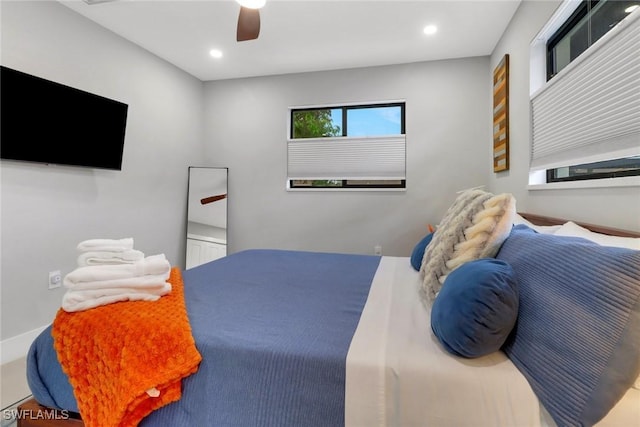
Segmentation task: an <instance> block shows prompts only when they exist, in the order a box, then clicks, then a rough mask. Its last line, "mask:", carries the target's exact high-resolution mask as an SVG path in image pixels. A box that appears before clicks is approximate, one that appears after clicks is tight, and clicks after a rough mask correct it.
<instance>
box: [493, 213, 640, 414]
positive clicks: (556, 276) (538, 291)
mask: <svg viewBox="0 0 640 427" xmlns="http://www.w3.org/2000/svg"><path fill="white" fill-rule="evenodd" d="M497 258H498V259H500V260H503V261H506V262H508V263H509V264H510V265H511V266H512V267H513V269H514V271H515V272H516V274H517V275H518V288H519V293H520V309H519V311H518V322H517V324H516V326H515V328H514V330H513V332H512V333H511V335H510V336H509V338H508V340H507V342H505V344H504V346H503V347H502V350H503V351H504V352H505V354H506V355H507V356H508V357H509V359H511V360H512V361H513V363H514V364H515V365H516V366H517V367H518V369H520V371H521V372H522V374H523V375H524V376H525V377H526V378H527V379H528V380H529V383H530V384H531V388H532V389H533V391H534V392H535V393H536V395H537V396H538V399H540V402H541V403H542V405H543V406H544V407H545V409H547V411H549V413H550V414H551V416H552V417H553V419H554V421H555V422H556V424H557V425H559V426H561V425H566V426H569V425H571V426H591V425H594V424H596V423H597V422H598V421H599V420H601V419H602V418H603V417H604V416H605V415H606V414H607V413H608V412H609V411H610V410H611V408H613V406H614V405H615V404H616V403H617V402H618V400H620V399H621V398H622V396H624V394H625V393H626V392H627V390H628V389H629V387H631V385H632V384H633V382H634V380H635V379H636V378H637V376H638V374H639V373H640V333H638V331H640V251H635V250H632V249H625V248H616V247H610V246H600V245H598V244H596V243H593V242H589V241H587V240H585V239H582V238H579V237H566V236H557V235H553V234H538V233H536V232H534V231H533V230H531V229H529V228H527V227H526V226H525V225H517V226H515V227H514V228H513V230H512V232H511V235H510V236H509V237H508V238H507V240H506V241H505V242H504V244H503V245H502V248H501V249H500V252H499V253H498V255H497Z"/></svg>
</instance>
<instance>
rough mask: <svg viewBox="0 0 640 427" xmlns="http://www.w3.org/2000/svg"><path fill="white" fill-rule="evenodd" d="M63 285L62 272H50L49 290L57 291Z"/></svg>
mask: <svg viewBox="0 0 640 427" xmlns="http://www.w3.org/2000/svg"><path fill="white" fill-rule="evenodd" d="M61 285H62V274H61V273H60V270H56V271H50V272H49V289H56V288H59V287H60V286H61Z"/></svg>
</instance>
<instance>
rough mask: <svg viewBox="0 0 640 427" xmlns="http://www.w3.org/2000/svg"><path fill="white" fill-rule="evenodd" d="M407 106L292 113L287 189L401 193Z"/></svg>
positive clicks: (395, 104)
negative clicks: (381, 190)
mask: <svg viewBox="0 0 640 427" xmlns="http://www.w3.org/2000/svg"><path fill="white" fill-rule="evenodd" d="M405 148H406V147H405V104H404V102H389V103H379V104H368V105H346V106H326V107H309V108H292V109H291V116H290V130H289V140H288V144H287V155H288V159H287V174H288V177H287V179H288V186H289V188H291V189H319V188H325V189H327V188H330V189H340V188H348V189H363V188H368V189H404V188H405V187H406V176H405V175H406V174H405V151H406V150H405Z"/></svg>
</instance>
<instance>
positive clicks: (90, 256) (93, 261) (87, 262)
mask: <svg viewBox="0 0 640 427" xmlns="http://www.w3.org/2000/svg"><path fill="white" fill-rule="evenodd" d="M141 259H144V253H142V252H141V251H138V250H135V249H128V250H126V251H122V252H111V251H89V252H83V253H81V254H80V255H79V256H78V266H79V267H87V266H91V265H112V264H133V263H134V262H136V261H140V260H141Z"/></svg>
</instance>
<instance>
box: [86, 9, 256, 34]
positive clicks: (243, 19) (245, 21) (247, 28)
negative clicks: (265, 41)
mask: <svg viewBox="0 0 640 427" xmlns="http://www.w3.org/2000/svg"><path fill="white" fill-rule="evenodd" d="M111 1H115V0H84V2H85V3H87V4H88V5H93V4H98V3H107V2H111ZM236 1H237V2H238V3H239V4H240V14H239V15H238V27H237V30H236V40H237V41H239V42H243V41H247V40H255V39H257V38H258V35H259V34H260V9H261V8H262V7H263V6H264V5H265V3H266V0H236Z"/></svg>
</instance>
